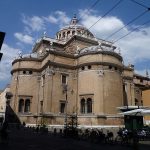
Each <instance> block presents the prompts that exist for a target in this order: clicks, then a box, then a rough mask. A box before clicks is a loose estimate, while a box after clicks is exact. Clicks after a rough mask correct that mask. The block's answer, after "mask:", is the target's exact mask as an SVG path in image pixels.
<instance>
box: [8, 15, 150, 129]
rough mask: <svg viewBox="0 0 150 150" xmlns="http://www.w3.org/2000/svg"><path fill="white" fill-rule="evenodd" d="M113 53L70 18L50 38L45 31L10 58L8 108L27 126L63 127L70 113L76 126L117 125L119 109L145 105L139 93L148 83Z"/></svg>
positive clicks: (106, 43)
mask: <svg viewBox="0 0 150 150" xmlns="http://www.w3.org/2000/svg"><path fill="white" fill-rule="evenodd" d="M117 51H118V50H117V47H116V46H115V45H113V43H112V42H110V41H105V40H102V39H98V38H96V37H95V36H94V35H93V34H92V33H91V32H90V31H89V30H88V29H87V28H86V27H84V26H83V25H80V24H79V23H78V19H77V17H76V16H74V17H73V18H72V20H71V22H70V24H69V25H68V26H66V27H64V28H61V29H60V31H58V32H57V33H56V37H55V38H50V37H48V36H47V35H46V34H44V35H43V37H41V38H40V39H39V40H38V41H37V42H36V43H35V44H34V46H33V49H32V53H31V54H26V55H22V56H20V57H18V58H17V59H15V60H14V61H13V62H12V70H11V74H12V80H11V85H10V91H11V92H12V94H13V97H12V100H11V103H10V105H11V107H12V109H13V110H14V112H15V113H16V114H17V116H18V118H19V119H20V120H21V122H25V123H26V124H29V125H37V124H46V125H49V126H63V125H64V124H65V123H67V117H68V116H69V115H75V116H76V117H77V122H78V125H79V126H85V127H86V126H93V127H94V126H105V125H111V126H112V125H122V124H123V118H122V116H120V115H118V113H119V112H120V111H125V110H126V109H127V108H128V109H134V108H137V107H138V108H139V107H140V108H145V107H146V106H143V102H142V98H141V97H142V94H141V93H142V90H144V89H146V88H148V87H149V85H150V81H149V78H148V77H144V76H141V75H138V74H135V73H134V66H133V65H128V66H125V65H124V64H123V58H122V56H121V55H120V53H119V52H117Z"/></svg>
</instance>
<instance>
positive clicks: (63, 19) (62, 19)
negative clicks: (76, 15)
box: [55, 11, 70, 26]
mask: <svg viewBox="0 0 150 150" xmlns="http://www.w3.org/2000/svg"><path fill="white" fill-rule="evenodd" d="M55 14H56V15H57V17H58V21H59V24H60V25H61V26H63V25H66V24H69V22H70V18H69V17H68V16H67V15H66V13H65V12H63V11H56V12H55Z"/></svg>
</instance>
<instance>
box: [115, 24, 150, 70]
mask: <svg viewBox="0 0 150 150" xmlns="http://www.w3.org/2000/svg"><path fill="white" fill-rule="evenodd" d="M143 31H145V32H146V34H145V33H144V32H143ZM149 37H150V27H144V28H142V29H141V30H138V31H136V32H133V33H132V34H130V35H129V36H127V37H126V38H124V39H122V40H120V41H118V43H116V44H117V45H118V46H119V47H120V48H121V52H122V55H123V56H124V60H125V62H127V61H128V62H130V63H137V62H139V61H141V62H142V60H145V59H149V60H150V57H149V56H150V49H149V43H150V38H149ZM143 67H144V66H143Z"/></svg>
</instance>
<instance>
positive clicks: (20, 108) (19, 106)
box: [18, 99, 24, 113]
mask: <svg viewBox="0 0 150 150" xmlns="http://www.w3.org/2000/svg"><path fill="white" fill-rule="evenodd" d="M23 109H24V99H20V100H19V105H18V112H20V113H22V112H23Z"/></svg>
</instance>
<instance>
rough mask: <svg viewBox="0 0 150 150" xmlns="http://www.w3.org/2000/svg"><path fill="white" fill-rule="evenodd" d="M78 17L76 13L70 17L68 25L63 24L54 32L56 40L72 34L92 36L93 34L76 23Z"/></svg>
mask: <svg viewBox="0 0 150 150" xmlns="http://www.w3.org/2000/svg"><path fill="white" fill-rule="evenodd" d="M78 21H79V20H78V18H77V17H76V15H74V17H73V18H72V19H71V22H70V24H69V25H68V26H65V27H63V28H61V29H60V31H58V32H57V34H56V39H57V40H68V39H69V38H71V37H73V36H74V35H78V36H84V37H87V38H94V35H93V34H92V33H91V32H90V31H89V30H88V29H87V28H86V27H84V26H83V25H80V24H78Z"/></svg>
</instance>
